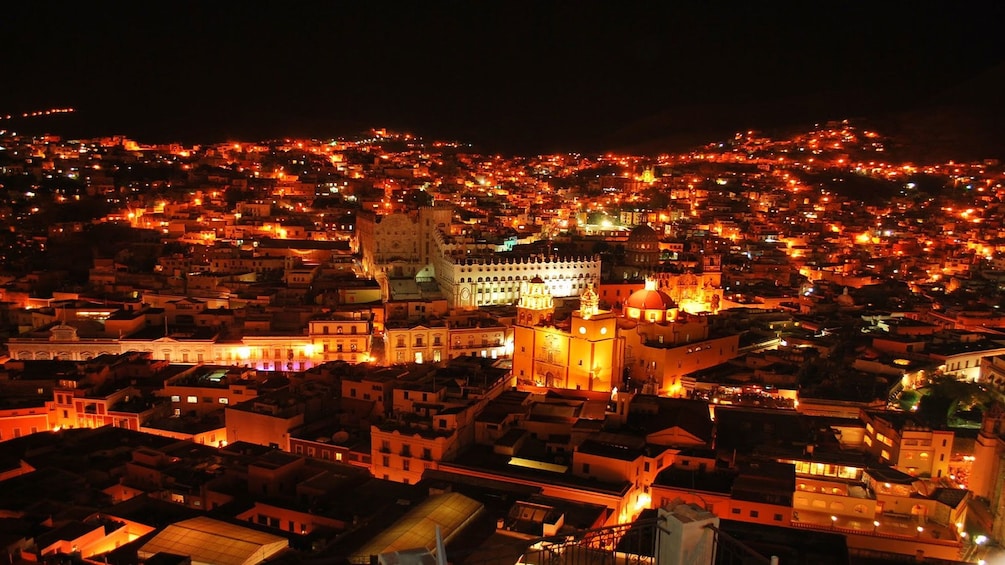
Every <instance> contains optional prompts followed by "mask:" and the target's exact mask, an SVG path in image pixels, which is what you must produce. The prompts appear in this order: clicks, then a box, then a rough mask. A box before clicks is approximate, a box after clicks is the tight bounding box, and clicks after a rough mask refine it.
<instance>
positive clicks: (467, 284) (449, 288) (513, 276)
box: [435, 254, 600, 308]
mask: <svg viewBox="0 0 1005 565" xmlns="http://www.w3.org/2000/svg"><path fill="white" fill-rule="evenodd" d="M435 271H436V281H437V282H438V283H439V285H440V290H441V291H442V292H443V295H444V296H445V297H446V299H447V302H448V304H450V306H451V307H463V308H477V307H479V306H489V305H494V304H513V303H514V302H516V301H517V300H518V299H519V298H520V296H521V288H522V284H523V283H525V282H528V281H530V280H532V279H534V278H538V279H540V280H541V281H542V283H543V284H544V285H545V287H546V288H547V289H548V292H549V293H551V295H552V296H555V297H575V296H578V295H580V294H582V293H583V292H584V291H585V290H586V289H587V287H589V286H590V285H591V284H593V285H596V284H597V283H599V282H600V256H591V257H554V258H552V257H519V258H516V257H513V258H511V257H505V258H500V257H472V258H468V257H460V256H458V257H457V258H455V257H454V256H453V255H450V254H443V255H442V256H441V257H439V258H438V259H437V262H436V265H435Z"/></svg>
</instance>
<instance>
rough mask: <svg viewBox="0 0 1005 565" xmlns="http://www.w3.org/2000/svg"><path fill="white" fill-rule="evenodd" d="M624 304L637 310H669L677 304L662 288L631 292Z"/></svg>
mask: <svg viewBox="0 0 1005 565" xmlns="http://www.w3.org/2000/svg"><path fill="white" fill-rule="evenodd" d="M625 306H627V307H628V308H638V309H639V310H670V309H672V308H676V307H677V304H676V303H675V302H674V301H673V298H670V295H669V294H667V293H665V292H663V291H662V290H651V289H642V290H637V291H635V292H633V293H632V295H631V296H629V297H628V300H626V301H625Z"/></svg>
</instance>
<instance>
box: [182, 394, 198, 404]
mask: <svg viewBox="0 0 1005 565" xmlns="http://www.w3.org/2000/svg"><path fill="white" fill-rule="evenodd" d="M185 402H188V403H189V404H195V403H196V402H199V397H197V396H189V397H186V398H185Z"/></svg>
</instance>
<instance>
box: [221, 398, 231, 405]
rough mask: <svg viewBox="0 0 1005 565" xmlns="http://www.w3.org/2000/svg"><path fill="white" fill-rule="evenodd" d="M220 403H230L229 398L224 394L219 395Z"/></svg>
mask: <svg viewBox="0 0 1005 565" xmlns="http://www.w3.org/2000/svg"><path fill="white" fill-rule="evenodd" d="M220 404H230V399H229V398H227V397H226V396H221V397H220Z"/></svg>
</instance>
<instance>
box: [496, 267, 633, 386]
mask: <svg viewBox="0 0 1005 565" xmlns="http://www.w3.org/2000/svg"><path fill="white" fill-rule="evenodd" d="M554 313H555V307H554V299H553V298H552V294H551V291H550V288H549V286H548V284H547V283H546V282H545V281H544V279H542V278H541V277H534V278H533V279H531V280H529V281H525V282H523V283H521V291H520V302H519V303H518V305H517V320H516V323H515V325H514V328H513V331H514V335H513V374H514V376H515V377H516V379H517V382H524V383H528V384H535V385H538V386H544V387H556V388H570V389H581V390H596V391H610V390H612V389H613V388H616V387H618V386H619V385H620V383H621V374H622V367H621V362H620V361H621V350H620V340H619V339H618V335H617V316H616V315H615V314H613V313H611V312H608V311H602V310H600V309H599V298H598V296H597V293H596V292H595V291H594V290H593V287H592V285H588V286H587V287H586V288H585V289H584V291H583V294H582V297H581V298H580V309H579V310H577V311H575V312H573V313H572V316H571V317H570V318H569V319H567V320H563V321H560V322H558V323H556V322H555V320H554V319H553V317H554Z"/></svg>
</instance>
